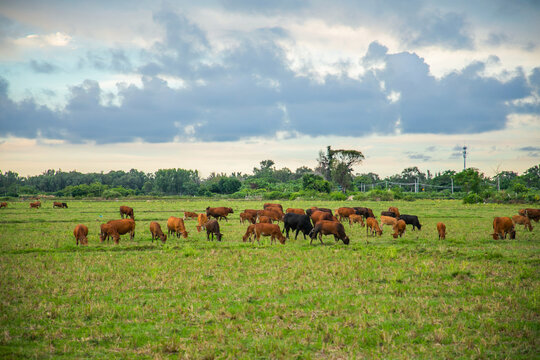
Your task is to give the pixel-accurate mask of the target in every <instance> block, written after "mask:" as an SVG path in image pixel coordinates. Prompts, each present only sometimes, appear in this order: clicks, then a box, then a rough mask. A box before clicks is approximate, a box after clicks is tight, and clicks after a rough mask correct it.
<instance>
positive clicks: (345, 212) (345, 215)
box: [335, 207, 356, 223]
mask: <svg viewBox="0 0 540 360" xmlns="http://www.w3.org/2000/svg"><path fill="white" fill-rule="evenodd" d="M335 214H336V215H337V216H338V218H339V221H343V219H347V220H348V219H349V216H351V215H353V214H356V210H354V209H353V208H351V207H340V208H339V209H337V210H336V212H335ZM349 223H350V221H349Z"/></svg>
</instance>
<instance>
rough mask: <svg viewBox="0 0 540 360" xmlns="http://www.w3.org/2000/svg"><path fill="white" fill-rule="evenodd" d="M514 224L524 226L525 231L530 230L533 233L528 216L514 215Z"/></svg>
mask: <svg viewBox="0 0 540 360" xmlns="http://www.w3.org/2000/svg"><path fill="white" fill-rule="evenodd" d="M512 222H513V223H514V226H515V225H516V224H519V225H523V226H524V227H525V229H529V231H533V227H532V225H531V220H530V219H529V218H528V217H526V216H522V215H514V216H512Z"/></svg>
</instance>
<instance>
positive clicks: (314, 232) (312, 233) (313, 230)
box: [308, 228, 317, 240]
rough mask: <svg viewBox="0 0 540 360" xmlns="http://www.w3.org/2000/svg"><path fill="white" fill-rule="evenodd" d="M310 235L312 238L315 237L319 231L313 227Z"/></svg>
mask: <svg viewBox="0 0 540 360" xmlns="http://www.w3.org/2000/svg"><path fill="white" fill-rule="evenodd" d="M308 236H309V237H310V238H311V240H313V239H315V237H317V232H316V231H315V228H313V229H311V231H310V232H309V234H308Z"/></svg>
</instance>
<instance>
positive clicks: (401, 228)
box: [392, 220, 407, 239]
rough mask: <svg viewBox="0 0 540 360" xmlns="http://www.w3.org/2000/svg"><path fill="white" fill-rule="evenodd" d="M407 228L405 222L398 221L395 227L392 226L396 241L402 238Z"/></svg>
mask: <svg viewBox="0 0 540 360" xmlns="http://www.w3.org/2000/svg"><path fill="white" fill-rule="evenodd" d="M405 228H407V224H405V221H403V220H398V221H396V223H395V224H394V226H392V230H394V233H393V234H392V236H393V237H394V239H397V237H398V236H399V237H401V235H403V233H404V232H405Z"/></svg>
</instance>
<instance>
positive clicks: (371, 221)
mask: <svg viewBox="0 0 540 360" xmlns="http://www.w3.org/2000/svg"><path fill="white" fill-rule="evenodd" d="M370 232H371V236H374V235H375V233H377V235H379V236H381V235H382V230H381V228H380V227H379V223H378V222H377V219H375V218H374V217H368V218H367V219H366V235H369V233H370Z"/></svg>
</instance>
